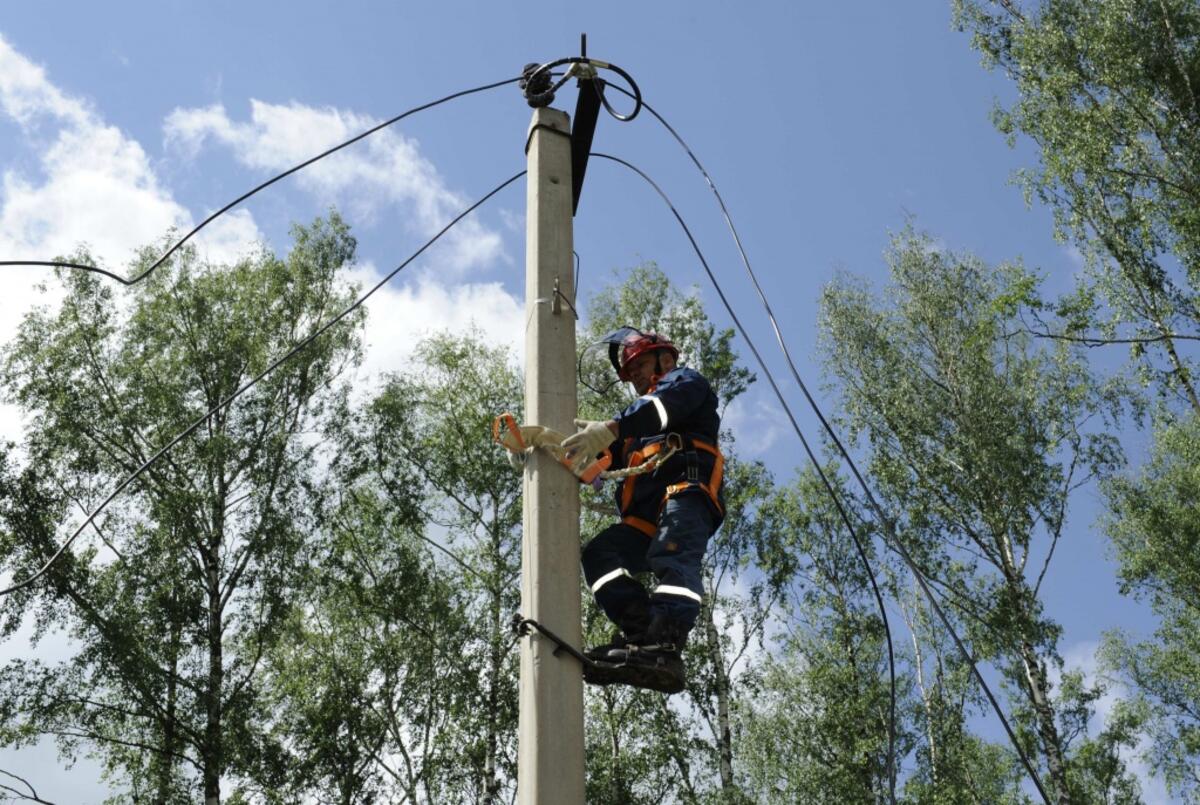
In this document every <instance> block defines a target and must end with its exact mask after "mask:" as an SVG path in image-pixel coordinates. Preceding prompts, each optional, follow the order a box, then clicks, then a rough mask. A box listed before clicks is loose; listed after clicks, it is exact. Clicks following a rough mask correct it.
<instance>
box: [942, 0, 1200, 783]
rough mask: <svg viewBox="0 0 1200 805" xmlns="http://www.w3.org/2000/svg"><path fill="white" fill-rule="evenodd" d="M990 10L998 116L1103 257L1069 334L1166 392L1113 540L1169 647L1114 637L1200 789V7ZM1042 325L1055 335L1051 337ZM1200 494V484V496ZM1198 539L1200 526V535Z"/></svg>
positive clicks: (977, 16)
mask: <svg viewBox="0 0 1200 805" xmlns="http://www.w3.org/2000/svg"><path fill="white" fill-rule="evenodd" d="M1028 5H1029V8H1028V9H1022V8H1019V7H1018V4H1017V3H1015V2H1001V3H998V4H992V5H987V4H985V3H982V2H976V0H958V2H956V12H957V16H958V20H959V22H960V24H961V25H963V26H964V27H966V28H967V29H969V30H970V31H971V32H972V34H973V41H974V44H975V46H976V47H977V48H978V49H979V50H980V51H981V52H982V53H983V54H984V56H985V60H986V62H987V63H989V64H992V65H998V66H999V67H1001V68H1002V69H1003V70H1004V71H1005V72H1006V73H1007V74H1008V75H1009V76H1010V77H1011V78H1012V79H1013V80H1014V82H1015V86H1016V89H1017V92H1018V97H1017V100H1016V101H1015V102H1014V103H1013V104H1012V105H1011V106H1010V108H1008V109H1005V110H1002V111H999V112H998V113H997V123H998V124H999V126H1000V128H1001V130H1002V131H1004V132H1005V133H1007V134H1008V135H1009V137H1010V139H1011V138H1015V137H1016V136H1018V135H1024V136H1027V137H1029V138H1031V139H1032V140H1033V141H1034V142H1035V143H1036V144H1037V146H1038V147H1039V149H1040V153H1041V164H1040V165H1039V166H1038V167H1037V168H1036V169H1033V170H1029V171H1026V172H1024V173H1023V174H1022V180H1023V182H1024V184H1025V186H1026V188H1027V191H1028V192H1030V193H1032V194H1035V195H1036V196H1037V197H1038V198H1040V199H1041V200H1042V201H1044V202H1045V203H1047V204H1049V205H1050V207H1051V209H1052V210H1053V211H1054V213H1055V216H1056V221H1057V224H1058V234H1059V235H1060V236H1062V237H1064V238H1065V237H1068V236H1069V237H1071V238H1073V239H1074V241H1075V243H1077V244H1078V245H1079V247H1080V250H1081V251H1082V252H1083V254H1084V255H1085V256H1086V257H1087V258H1088V260H1089V270H1088V272H1087V273H1086V275H1085V276H1084V277H1083V280H1082V282H1081V283H1080V287H1079V288H1078V290H1077V292H1076V293H1075V294H1074V295H1073V296H1072V297H1071V298H1068V299H1065V300H1063V301H1062V302H1061V303H1060V305H1059V310H1060V311H1061V312H1062V313H1064V314H1065V316H1066V323H1065V326H1064V327H1062V328H1061V332H1057V333H1052V335H1054V336H1055V337H1065V338H1072V339H1079V340H1081V341H1083V342H1084V343H1088V344H1096V345H1098V344H1108V343H1128V344H1129V346H1130V355H1131V365H1132V367H1133V369H1134V371H1135V372H1136V373H1137V375H1138V377H1139V379H1140V380H1141V381H1142V383H1143V384H1144V385H1146V386H1148V387H1150V388H1151V389H1152V390H1153V391H1155V392H1157V402H1158V404H1157V405H1156V406H1155V407H1154V408H1153V410H1152V413H1153V424H1154V429H1153V433H1154V441H1155V446H1154V458H1153V459H1152V460H1151V464H1150V467H1148V468H1147V470H1146V472H1145V473H1144V474H1143V475H1141V476H1140V477H1135V478H1130V479H1125V480H1122V481H1120V482H1117V483H1114V484H1113V485H1111V486H1110V487H1109V488H1108V490H1107V494H1108V505H1109V508H1110V512H1111V516H1110V517H1109V520H1108V532H1109V534H1110V536H1111V537H1112V539H1113V542H1114V544H1115V545H1116V547H1117V553H1118V557H1119V558H1120V560H1121V563H1122V571H1121V578H1122V588H1123V589H1124V590H1125V591H1127V592H1133V593H1134V594H1137V595H1143V596H1145V597H1147V598H1148V599H1149V600H1150V603H1151V605H1152V606H1153V608H1154V609H1155V611H1156V612H1157V613H1158V615H1159V616H1160V617H1161V619H1162V626H1161V627H1160V628H1159V629H1158V630H1157V631H1156V634H1155V637H1154V639H1153V640H1151V641H1142V642H1136V638H1133V637H1130V636H1121V635H1111V636H1109V638H1108V640H1107V646H1106V650H1105V655H1106V660H1107V662H1108V665H1109V667H1110V668H1111V669H1112V670H1114V671H1118V672H1120V673H1121V674H1122V675H1123V676H1124V678H1125V679H1126V680H1127V681H1129V682H1132V683H1133V684H1134V685H1135V686H1136V688H1137V691H1138V695H1139V696H1140V697H1141V703H1142V704H1144V705H1145V706H1147V707H1148V708H1149V712H1150V714H1151V722H1150V730H1151V734H1152V735H1153V744H1154V749H1153V751H1152V752H1151V762H1152V767H1153V768H1154V769H1155V770H1156V772H1157V773H1160V774H1162V775H1163V776H1164V777H1165V778H1166V780H1167V782H1168V785H1169V786H1172V788H1173V790H1177V791H1179V792H1191V793H1190V794H1188V795H1190V796H1197V795H1196V794H1195V788H1196V776H1197V771H1196V768H1197V760H1196V759H1197V756H1198V754H1197V746H1198V744H1197V742H1196V741H1195V740H1194V736H1193V735H1192V732H1193V731H1194V725H1195V716H1194V714H1195V713H1196V709H1195V708H1196V705H1197V703H1198V702H1200V697H1197V695H1196V693H1195V690H1194V686H1191V685H1190V684H1189V683H1188V682H1187V680H1189V679H1193V678H1195V673H1194V670H1195V669H1194V667H1192V664H1191V663H1190V662H1189V660H1188V658H1190V657H1192V656H1194V654H1195V649H1196V645H1195V641H1194V639H1193V638H1192V635H1194V634H1195V627H1196V608H1195V595H1194V593H1193V592H1192V591H1193V590H1194V586H1192V587H1189V583H1188V582H1187V581H1185V579H1187V578H1188V577H1189V576H1192V577H1194V576H1197V575H1200V553H1197V552H1196V551H1195V550H1189V549H1188V546H1187V540H1188V537H1187V536H1186V535H1187V534H1188V533H1189V515H1188V512H1190V511H1191V510H1192V509H1193V508H1194V502H1195V498H1194V496H1189V495H1192V494H1193V490H1190V489H1189V483H1188V482H1187V480H1186V477H1187V472H1188V468H1190V467H1191V466H1194V463H1195V448H1194V442H1195V440H1194V439H1193V438H1192V437H1191V436H1190V435H1189V434H1190V433H1192V432H1193V431H1194V430H1195V428H1196V424H1195V423H1196V422H1197V421H1200V420H1198V418H1200V396H1198V393H1197V385H1196V372H1195V355H1196V350H1195V344H1196V341H1197V340H1200V334H1198V333H1200V326H1198V325H1200V309H1198V308H1197V304H1196V299H1197V290H1198V288H1197V284H1198V282H1200V204H1198V203H1197V202H1200V138H1198V137H1197V131H1198V129H1200V94H1198V91H1200V36H1198V35H1200V6H1197V4H1196V3H1195V2H1192V0H1088V1H1087V2H1085V1H1084V0H1049V1H1045V2H1037V3H1030V4H1028ZM1039 329H1040V328H1039ZM1192 486H1194V485H1192ZM1192 531H1193V532H1194V529H1192Z"/></svg>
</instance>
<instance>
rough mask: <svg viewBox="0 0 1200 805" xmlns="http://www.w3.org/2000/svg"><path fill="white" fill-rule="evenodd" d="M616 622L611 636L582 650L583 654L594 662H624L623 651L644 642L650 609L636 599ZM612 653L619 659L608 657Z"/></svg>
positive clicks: (648, 624)
mask: <svg viewBox="0 0 1200 805" xmlns="http://www.w3.org/2000/svg"><path fill="white" fill-rule="evenodd" d="M616 622H617V626H619V627H620V628H618V629H617V631H615V632H613V635H612V638H611V639H610V640H609V641H608V642H607V643H604V644H603V645H599V646H595V647H593V648H590V649H588V650H587V651H585V652H583V656H585V657H587V658H588V659H589V660H592V661H594V662H624V653H625V651H626V650H627V649H628V648H629V646H632V645H637V644H638V643H643V642H645V640H646V632H647V630H648V629H649V628H650V610H649V608H648V607H647V606H646V603H645V602H644V601H638V602H636V603H634V604H632V605H630V606H629V607H628V608H627V609H626V610H625V611H624V612H622V613H621V617H620V618H617V619H616ZM614 654H616V655H619V656H621V659H617V660H613V659H610V657H611V656H613V655H614Z"/></svg>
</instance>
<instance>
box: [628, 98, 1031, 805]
mask: <svg viewBox="0 0 1200 805" xmlns="http://www.w3.org/2000/svg"><path fill="white" fill-rule="evenodd" d="M614 89H616V90H617V91H618V92H622V93H624V94H626V95H630V93H629V92H628V91H626V90H625V89H623V88H621V87H618V86H615V85H614ZM630 97H633V96H632V95H630ZM637 100H638V101H639V103H640V105H641V106H644V107H645V109H646V111H648V112H649V113H650V114H651V115H652V116H653V117H654V118H655V119H656V120H658V122H659V123H661V124H662V126H663V128H665V129H666V130H667V131H668V132H669V133H670V134H671V136H672V137H674V138H675V141H676V142H678V143H679V145H680V147H682V148H683V150H684V151H685V152H686V153H687V155H688V157H689V158H690V159H691V160H692V163H693V164H694V165H695V166H696V168H697V169H698V170H699V171H700V173H701V175H702V176H703V177H704V181H705V182H707V183H708V186H709V189H710V190H712V192H713V195H714V196H715V197H716V199H717V203H718V205H720V208H721V215H722V216H723V217H724V219H725V224H726V226H727V227H728V228H729V232H730V234H731V235H732V236H733V240H734V243H735V244H736V245H737V250H738V254H739V255H740V256H741V259H742V264H743V265H744V266H745V268H746V273H747V274H748V275H749V277H750V281H751V282H752V283H753V285H754V289H755V291H756V292H757V293H758V298H759V300H760V301H761V302H762V304H763V308H764V309H765V310H766V312H767V318H768V319H769V320H770V322H771V328H772V330H773V331H774V333H775V340H776V342H777V343H778V344H779V348H780V350H781V351H782V352H783V356H784V359H785V360H786V361H787V365H788V368H789V369H790V370H791V373H792V377H793V379H795V381H796V384H797V385H798V386H799V387H800V390H801V392H803V394H804V397H805V399H806V400H807V401H808V404H809V407H810V408H811V409H812V410H813V412H814V413H815V414H816V415H817V418H818V419H819V420H820V422H821V426H822V428H824V430H825V432H826V433H827V434H828V435H829V437H830V439H832V440H833V443H834V445H836V447H837V450H838V453H839V454H840V455H841V456H842V458H843V459H844V460H845V461H846V463H847V465H848V466H849V467H850V471H851V472H852V473H853V475H854V478H855V480H856V481H857V483H858V485H859V487H860V488H861V489H862V491H863V493H864V494H865V496H866V499H867V503H868V505H869V506H870V508H871V511H872V512H873V513H874V515H875V517H876V519H877V520H878V521H879V522H880V523H881V525H882V526H883V528H884V531H885V535H886V537H887V539H886V540H885V543H886V544H887V545H888V546H889V547H890V548H891V549H892V550H893V551H895V552H896V554H897V555H899V556H900V558H901V559H902V560H903V561H904V563H905V565H907V566H908V569H909V571H910V572H912V574H913V576H914V577H915V578H916V579H917V583H918V584H919V585H920V586H921V589H922V591H923V592H924V593H925V596H926V598H927V599H928V600H929V603H930V605H931V606H932V607H933V610H934V612H935V613H936V614H937V616H938V619H939V620H940V621H941V622H942V625H943V626H945V628H946V630H947V631H948V632H949V633H950V635H951V637H952V638H953V640H954V643H955V645H956V646H957V648H958V650H959V652H960V653H961V654H962V656H963V658H964V659H965V660H966V661H967V663H968V664H969V665H970V666H971V671H972V672H973V674H974V676H975V679H976V681H977V682H978V683H979V685H980V687H981V688H982V689H983V691H984V694H985V695H986V696H987V699H988V701H989V702H990V703H991V705H992V709H993V710H994V711H995V713H996V716H997V717H998V718H999V719H1000V722H1001V724H1002V725H1003V726H1004V731H1005V732H1006V733H1007V734H1008V738H1009V741H1010V742H1011V743H1012V745H1013V748H1014V749H1015V750H1016V752H1017V755H1018V756H1019V757H1020V759H1021V763H1022V765H1023V766H1024V767H1025V770H1026V771H1027V772H1028V773H1029V776H1030V778H1031V779H1032V780H1033V784H1034V786H1035V787H1036V788H1037V790H1038V793H1039V794H1040V795H1041V797H1042V799H1043V801H1045V802H1046V803H1047V805H1049V803H1050V797H1049V795H1048V794H1047V793H1046V789H1045V787H1044V786H1043V785H1042V781H1041V778H1040V777H1039V776H1038V773H1037V769H1036V768H1035V767H1034V765H1033V763H1032V762H1031V761H1030V760H1029V757H1028V756H1027V755H1026V754H1025V750H1024V749H1023V748H1022V747H1021V744H1020V741H1018V740H1017V736H1016V733H1015V732H1014V731H1013V729H1012V726H1011V725H1010V724H1009V722H1008V719H1007V718H1006V717H1005V715H1004V711H1003V710H1002V709H1001V708H1000V704H999V702H998V701H997V700H996V697H995V695H994V694H993V693H992V690H991V688H990V687H989V686H988V684H987V682H986V681H985V680H984V678H983V675H982V674H981V673H980V671H979V668H978V666H977V665H976V663H975V660H974V658H973V657H972V656H971V653H970V652H969V651H968V650H967V648H966V646H965V645H964V644H963V642H962V640H961V639H960V638H959V636H958V633H957V632H956V631H955V629H954V628H953V627H952V626H951V625H950V621H949V619H948V618H947V617H946V614H945V613H944V612H943V610H942V608H941V606H940V605H939V604H938V603H937V601H936V599H935V597H934V594H933V592H932V591H931V590H930V588H929V586H928V584H927V583H926V580H925V577H924V575H923V574H922V572H921V570H920V569H919V568H918V567H917V564H916V562H915V561H914V560H913V558H912V556H911V555H910V554H909V553H908V550H907V549H906V548H905V547H904V545H903V544H902V543H901V542H900V539H899V538H898V537H897V535H896V532H895V528H894V526H893V523H892V519H891V518H890V517H888V516H887V515H886V514H885V513H884V511H883V508H882V507H881V506H880V505H879V502H878V501H877V500H876V499H875V495H874V493H873V492H872V491H871V488H870V486H869V485H868V484H867V482H866V480H865V479H864V478H863V475H862V473H861V472H859V469H858V465H857V464H856V463H855V462H854V459H853V458H852V457H851V456H850V453H849V451H848V450H847V449H846V447H845V445H843V444H842V441H841V439H840V438H839V437H838V435H837V432H836V431H835V430H834V428H833V427H832V425H830V423H829V421H828V420H827V419H826V418H825V415H824V413H823V412H822V411H821V408H820V406H819V405H818V404H817V402H816V400H815V399H814V398H813V396H812V394H811V393H810V392H809V390H808V386H807V385H805V383H804V381H803V379H801V377H800V373H799V371H797V369H796V364H795V362H794V361H793V360H792V356H791V353H790V352H789V350H788V348H787V343H786V342H785V341H784V339H783V333H782V332H781V330H780V328H779V323H778V321H777V320H776V318H775V313H774V312H773V311H772V310H771V304H770V302H769V301H768V300H767V295H766V294H765V293H764V292H763V289H762V286H761V285H760V284H759V282H758V277H757V275H755V273H754V269H753V268H751V266H750V258H749V257H748V256H747V255H746V250H745V248H744V247H743V246H742V239H741V237H740V236H739V235H738V232H737V227H735V226H734V224H733V217H732V216H731V215H730V214H729V209H728V207H726V206H725V200H724V199H723V198H722V197H721V193H720V191H718V190H717V185H716V183H715V182H714V181H713V179H712V177H711V176H710V175H709V173H708V171H707V170H705V169H704V166H703V165H702V164H700V160H699V159H698V158H697V157H696V155H695V153H694V152H693V151H692V149H691V147H689V146H688V144H687V143H686V142H685V141H684V139H683V137H681V136H680V135H679V133H678V132H677V131H675V129H674V128H673V127H672V126H671V124H670V123H668V122H667V120H666V118H664V117H663V116H662V115H660V114H659V113H658V112H657V111H656V110H655V109H654V108H653V107H652V106H650V104H648V103H646V102H645V101H644V100H642V98H641V95H640V93H639V95H638V98H637ZM660 193H661V191H660ZM664 198H665V197H664ZM789 416H790V414H789ZM893 786H894V782H893ZM893 799H894V794H893Z"/></svg>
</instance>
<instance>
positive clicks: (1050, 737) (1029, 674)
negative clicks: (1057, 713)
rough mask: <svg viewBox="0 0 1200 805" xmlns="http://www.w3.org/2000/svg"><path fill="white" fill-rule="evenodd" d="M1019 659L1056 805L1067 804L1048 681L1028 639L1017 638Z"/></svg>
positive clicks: (1063, 772)
mask: <svg viewBox="0 0 1200 805" xmlns="http://www.w3.org/2000/svg"><path fill="white" fill-rule="evenodd" d="M1021 662H1022V663H1023V664H1024V666H1025V681H1026V683H1027V684H1028V685H1029V696H1030V699H1031V700H1032V703H1033V711H1034V715H1035V718H1036V719H1037V731H1038V737H1039V738H1041V740H1042V751H1043V753H1044V754H1045V756H1046V770H1047V771H1048V772H1049V775H1050V785H1051V787H1052V788H1053V791H1054V798H1055V801H1056V802H1057V803H1058V805H1070V802H1071V794H1070V792H1069V791H1068V790H1067V767H1066V762H1065V760H1064V759H1063V754H1062V744H1061V742H1060V741H1059V737H1058V727H1057V726H1056V725H1055V723H1054V708H1053V707H1051V706H1050V697H1049V695H1048V688H1049V685H1048V684H1047V681H1046V671H1045V668H1044V667H1043V666H1042V662H1041V659H1040V658H1039V657H1038V656H1037V653H1036V652H1035V651H1034V648H1033V644H1031V643H1030V642H1029V641H1028V640H1022V641H1021Z"/></svg>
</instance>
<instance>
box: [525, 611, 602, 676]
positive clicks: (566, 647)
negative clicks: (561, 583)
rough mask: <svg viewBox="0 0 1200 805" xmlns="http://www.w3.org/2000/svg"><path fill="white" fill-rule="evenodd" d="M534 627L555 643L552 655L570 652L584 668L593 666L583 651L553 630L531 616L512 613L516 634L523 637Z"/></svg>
mask: <svg viewBox="0 0 1200 805" xmlns="http://www.w3.org/2000/svg"><path fill="white" fill-rule="evenodd" d="M534 629H536V630H537V631H539V632H541V633H542V634H543V635H545V636H546V637H548V638H550V641H551V642H553V643H554V644H555V649H554V656H556V657H557V656H558V654H559V652H561V651H565V652H567V653H568V654H570V655H571V656H572V657H574V658H575V659H577V660H579V661H580V662H581V663H583V665H584V667H585V668H590V667H593V666H595V663H594V662H592V661H591V660H589V659H588V658H587V657H585V656H583V653H582V652H580V651H579V649H577V648H575V647H574V646H572V645H571V644H570V643H568V642H567V641H565V640H563V639H562V638H561V637H559V636H558V635H556V634H555V633H554V632H552V631H550V630H549V629H547V628H546V627H545V626H543V625H542V624H540V623H538V622H537V621H535V620H534V619H533V618H526V617H523V616H522V615H521V613H520V612H516V613H513V616H512V630H513V631H514V632H516V634H517V635H518V636H520V637H525V636H526V635H528V634H529V633H530V632H532V631H533V630H534Z"/></svg>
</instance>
